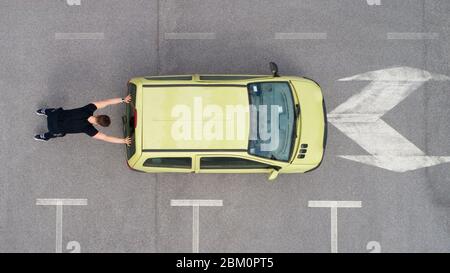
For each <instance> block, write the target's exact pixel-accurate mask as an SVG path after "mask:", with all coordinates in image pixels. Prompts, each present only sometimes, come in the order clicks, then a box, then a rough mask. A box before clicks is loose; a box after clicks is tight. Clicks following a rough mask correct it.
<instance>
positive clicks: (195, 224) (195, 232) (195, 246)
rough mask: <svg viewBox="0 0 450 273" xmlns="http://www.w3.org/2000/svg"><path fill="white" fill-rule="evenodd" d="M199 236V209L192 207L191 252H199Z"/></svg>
mask: <svg viewBox="0 0 450 273" xmlns="http://www.w3.org/2000/svg"><path fill="white" fill-rule="evenodd" d="M199 236H200V207H199V206H192V252H193V253H198V252H199V248H200V246H199V242H200V240H199Z"/></svg>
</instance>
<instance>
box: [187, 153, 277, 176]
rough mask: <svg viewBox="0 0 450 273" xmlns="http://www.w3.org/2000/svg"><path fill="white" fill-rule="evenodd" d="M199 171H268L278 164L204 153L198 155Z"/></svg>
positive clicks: (197, 169) (197, 164)
mask: <svg viewBox="0 0 450 273" xmlns="http://www.w3.org/2000/svg"><path fill="white" fill-rule="evenodd" d="M196 166H197V168H196V171H197V172H198V173H268V172H270V171H271V170H272V169H273V168H277V167H276V166H273V165H270V164H266V163H263V162H259V161H256V160H252V159H248V158H244V157H237V156H231V155H204V156H197V157H196Z"/></svg>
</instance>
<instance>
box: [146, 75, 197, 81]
mask: <svg viewBox="0 0 450 273" xmlns="http://www.w3.org/2000/svg"><path fill="white" fill-rule="evenodd" d="M145 79H146V80H151V81H191V80H192V76H154V77H146V78H145Z"/></svg>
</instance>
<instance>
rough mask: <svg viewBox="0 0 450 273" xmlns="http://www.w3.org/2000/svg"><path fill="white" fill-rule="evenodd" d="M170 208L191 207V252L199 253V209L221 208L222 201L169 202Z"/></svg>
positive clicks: (185, 200)
mask: <svg viewBox="0 0 450 273" xmlns="http://www.w3.org/2000/svg"><path fill="white" fill-rule="evenodd" d="M170 206H172V207H192V252H193V253H199V245H200V243H199V241H200V239H199V238H200V207H222V206H223V201H222V200H187V199H184V200H170Z"/></svg>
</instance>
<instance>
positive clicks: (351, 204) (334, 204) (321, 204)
mask: <svg viewBox="0 0 450 273" xmlns="http://www.w3.org/2000/svg"><path fill="white" fill-rule="evenodd" d="M308 207H310V208H330V209H331V224H330V226H331V228H330V234H331V253H338V222H337V209H338V208H361V207H362V202H361V201H309V202H308Z"/></svg>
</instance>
